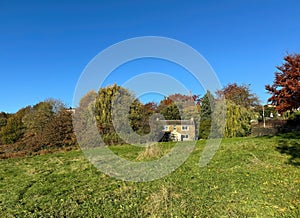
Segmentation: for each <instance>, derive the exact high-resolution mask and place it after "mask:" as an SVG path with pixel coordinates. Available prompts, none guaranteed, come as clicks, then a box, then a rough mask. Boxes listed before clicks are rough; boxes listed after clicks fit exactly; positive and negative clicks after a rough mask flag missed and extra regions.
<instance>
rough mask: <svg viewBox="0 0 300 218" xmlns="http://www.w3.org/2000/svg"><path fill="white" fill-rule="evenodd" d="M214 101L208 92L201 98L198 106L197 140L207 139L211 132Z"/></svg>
mask: <svg viewBox="0 0 300 218" xmlns="http://www.w3.org/2000/svg"><path fill="white" fill-rule="evenodd" d="M214 105H215V99H214V96H213V95H212V94H211V92H210V91H209V90H208V91H207V92H206V94H205V95H204V96H203V98H201V106H200V125H199V134H198V138H200V139H207V138H208V136H209V133H210V131H211V121H212V117H211V116H212V111H213V109H214Z"/></svg>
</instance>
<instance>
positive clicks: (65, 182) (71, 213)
mask: <svg viewBox="0 0 300 218" xmlns="http://www.w3.org/2000/svg"><path fill="white" fill-rule="evenodd" d="M299 142H300V139H299V137H297V136H295V135H292V136H291V135H283V136H276V137H262V138H253V137H249V138H234V139H223V141H222V144H221V146H220V149H219V150H218V151H217V153H216V154H215V156H214V157H213V159H212V160H211V162H210V163H209V164H208V165H207V166H206V167H203V168H199V165H198V163H199V158H200V156H201V152H202V150H203V148H204V145H205V141H198V142H197V144H196V147H195V149H194V151H193V153H192V154H191V155H190V156H189V158H188V159H187V161H186V162H185V163H184V164H183V165H181V167H179V168H178V169H176V170H175V171H174V172H173V173H171V174H170V175H168V176H166V177H164V178H162V179H159V180H155V181H152V182H139V183H136V182H125V181H120V180H116V179H114V178H112V177H109V176H107V175H105V174H103V173H102V172H99V171H98V170H97V169H96V168H95V167H94V166H93V165H92V164H90V162H88V161H87V160H86V159H85V158H84V155H83V153H82V152H81V151H69V152H64V153H62V152H61V153H55V154H47V155H42V156H34V157H27V158H15V159H6V160H0V163H1V168H0V172H1V173H0V214H1V215H0V217H62V216H66V217H300V157H299V155H300V148H299V146H300V143H299ZM159 146H160V147H159V148H158V151H159V152H158V153H157V154H158V155H163V154H164V153H166V152H168V150H169V149H170V148H171V147H172V144H170V143H166V144H164V143H162V144H160V145H159ZM111 149H112V150H113V151H114V152H115V153H117V154H118V155H120V156H123V157H126V158H128V159H136V160H137V161H142V160H143V158H145V159H146V160H149V158H150V159H151V158H154V157H153V156H152V157H151V155H150V157H149V156H147V155H143V154H145V153H143V152H145V151H144V149H143V148H136V147H134V146H129V145H125V146H114V147H111ZM159 149H160V150H159ZM154 154H155V152H154Z"/></svg>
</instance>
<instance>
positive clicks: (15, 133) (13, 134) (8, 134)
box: [0, 106, 31, 144]
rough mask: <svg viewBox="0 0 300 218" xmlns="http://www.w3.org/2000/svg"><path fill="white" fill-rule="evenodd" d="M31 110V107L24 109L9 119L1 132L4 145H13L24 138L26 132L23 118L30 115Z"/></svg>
mask: <svg viewBox="0 0 300 218" xmlns="http://www.w3.org/2000/svg"><path fill="white" fill-rule="evenodd" d="M30 109H31V107H30V106H28V107H25V108H22V109H20V110H19V111H18V112H17V113H15V114H13V115H11V116H10V117H9V118H8V119H7V123H6V125H5V126H4V127H2V129H1V132H0V136H1V141H2V143H3V144H13V143H15V142H17V141H18V140H20V139H21V138H22V136H23V135H24V133H25V130H26V126H25V125H24V123H23V118H24V116H26V114H28V113H29V111H30Z"/></svg>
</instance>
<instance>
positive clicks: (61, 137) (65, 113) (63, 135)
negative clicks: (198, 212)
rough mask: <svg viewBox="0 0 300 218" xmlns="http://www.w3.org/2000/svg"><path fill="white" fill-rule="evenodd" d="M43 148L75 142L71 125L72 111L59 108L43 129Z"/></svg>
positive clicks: (69, 144)
mask: <svg viewBox="0 0 300 218" xmlns="http://www.w3.org/2000/svg"><path fill="white" fill-rule="evenodd" d="M42 144H43V147H44V148H48V149H49V148H61V147H70V146H74V145H75V144H76V138H75V135H74V131H73V125H72V112H71V111H69V110H66V109H63V110H60V111H59V112H58V113H57V114H55V116H54V117H53V119H51V121H50V122H48V123H47V124H46V126H45V129H44V131H43V141H42Z"/></svg>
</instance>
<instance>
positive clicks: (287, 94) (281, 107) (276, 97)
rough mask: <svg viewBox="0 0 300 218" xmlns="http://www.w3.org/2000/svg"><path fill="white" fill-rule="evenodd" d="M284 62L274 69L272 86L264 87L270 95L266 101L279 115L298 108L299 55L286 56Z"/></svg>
mask: <svg viewBox="0 0 300 218" xmlns="http://www.w3.org/2000/svg"><path fill="white" fill-rule="evenodd" d="M284 61H285V62H284V63H283V64H282V65H281V66H277V67H276V68H277V69H278V71H277V72H275V79H274V82H273V84H272V85H266V87H265V88H266V90H267V91H268V92H269V93H270V94H271V95H272V96H271V97H270V98H269V99H268V101H269V102H271V104H272V105H274V106H275V107H276V110H277V111H278V112H279V113H282V112H285V111H288V110H289V111H293V110H295V109H297V108H299V107H300V54H293V55H287V56H285V57H284Z"/></svg>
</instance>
